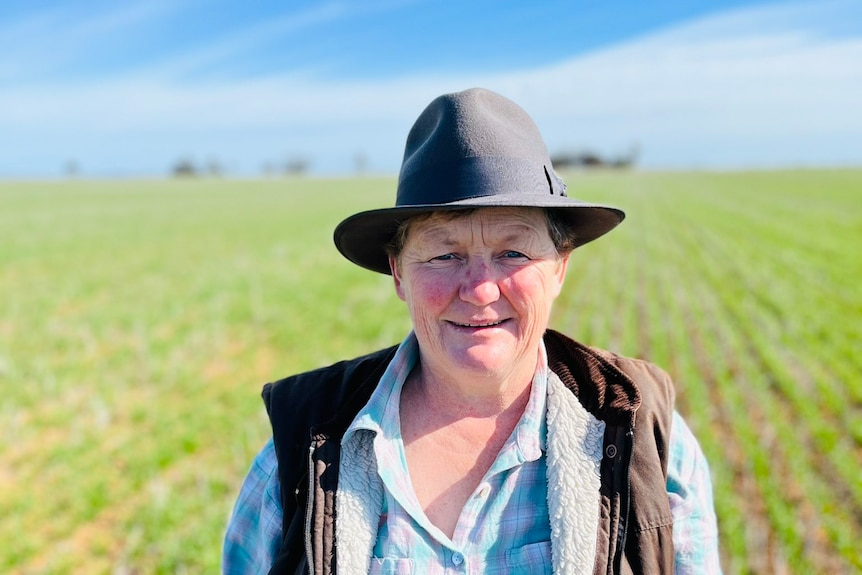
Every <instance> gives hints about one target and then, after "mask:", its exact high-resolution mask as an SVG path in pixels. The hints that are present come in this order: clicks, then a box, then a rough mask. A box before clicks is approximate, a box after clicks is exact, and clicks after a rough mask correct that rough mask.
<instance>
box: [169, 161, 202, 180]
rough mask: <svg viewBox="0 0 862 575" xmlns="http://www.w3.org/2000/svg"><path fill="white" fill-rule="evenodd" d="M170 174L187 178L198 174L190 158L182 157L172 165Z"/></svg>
mask: <svg viewBox="0 0 862 575" xmlns="http://www.w3.org/2000/svg"><path fill="white" fill-rule="evenodd" d="M171 174H172V175H173V176H174V177H175V178H188V177H193V176H196V175H198V169H197V167H196V166H195V164H194V162H192V161H191V160H190V159H188V158H182V159H179V160H177V162H176V163H175V164H174V165H173V167H172V168H171Z"/></svg>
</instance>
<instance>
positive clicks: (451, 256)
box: [428, 254, 455, 262]
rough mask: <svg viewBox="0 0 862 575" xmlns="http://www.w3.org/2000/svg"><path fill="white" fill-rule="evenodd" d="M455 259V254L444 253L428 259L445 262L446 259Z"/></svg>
mask: <svg viewBox="0 0 862 575" xmlns="http://www.w3.org/2000/svg"><path fill="white" fill-rule="evenodd" d="M454 259H455V254H443V255H442V256H436V257H433V258H431V259H430V260H428V261H432V262H445V261H449V260H454Z"/></svg>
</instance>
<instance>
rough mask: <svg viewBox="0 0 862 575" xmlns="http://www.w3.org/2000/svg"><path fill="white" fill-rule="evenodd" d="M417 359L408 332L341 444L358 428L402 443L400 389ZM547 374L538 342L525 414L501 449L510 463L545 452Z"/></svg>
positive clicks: (415, 343) (413, 338)
mask: <svg viewBox="0 0 862 575" xmlns="http://www.w3.org/2000/svg"><path fill="white" fill-rule="evenodd" d="M418 360H419V343H418V341H417V339H416V335H415V334H414V333H413V332H412V331H411V332H410V333H409V334H408V335H407V337H406V338H405V339H404V341H402V342H401V345H399V346H398V349H397V350H396V351H395V356H394V357H393V358H392V361H391V362H390V363H389V365H388V366H387V367H386V370H385V371H384V372H383V375H382V376H381V378H380V382H379V383H378V384H377V387H376V388H375V390H374V391H373V392H372V394H371V397H370V398H369V400H368V403H366V404H365V406H364V407H363V408H362V409H361V410H360V411H359V413H357V414H356V417H355V418H354V419H353V422H352V423H351V424H350V426H349V427H348V428H347V431H346V432H345V434H344V437H343V439H342V444H343V443H344V442H346V441H348V440H349V438H350V437H351V436H352V435H353V434H354V433H355V432H356V431H357V430H360V429H367V430H369V431H373V432H375V433H377V434H379V435H380V436H382V438H385V439H397V440H398V441H400V440H401V422H400V415H399V407H400V404H401V388H402V387H403V386H404V382H405V381H406V380H407V376H408V375H409V374H410V371H411V370H412V369H413V367H414V366H415V365H416V362H417V361H418ZM549 374H550V371H549V369H548V354H547V351H546V350H545V344H544V341H541V340H540V341H539V357H538V361H537V363H536V371H535V373H534V375H533V385H532V388H531V390H530V398H529V400H528V401H527V406H526V408H525V409H524V414H523V415H522V416H521V419H520V420H519V421H518V424H517V426H516V427H515V430H514V431H513V432H512V436H511V437H510V438H509V440H508V441H507V442H506V444H505V445H504V446H503V449H502V450H501V454H503V453H504V452H511V453H512V455H513V456H514V457H515V460H516V461H513V462H511V463H523V462H524V461H535V460H536V459H538V458H539V457H541V455H542V451H544V449H545V436H546V433H547V430H546V423H545V407H546V403H547V401H546V400H547V393H548V375H549ZM500 463H502V462H500Z"/></svg>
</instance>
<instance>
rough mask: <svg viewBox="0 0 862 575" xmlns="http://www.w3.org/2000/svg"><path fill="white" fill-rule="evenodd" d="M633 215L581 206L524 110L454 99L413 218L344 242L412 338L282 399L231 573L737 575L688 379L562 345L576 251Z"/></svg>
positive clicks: (414, 197) (249, 495) (426, 123)
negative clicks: (693, 430)
mask: <svg viewBox="0 0 862 575" xmlns="http://www.w3.org/2000/svg"><path fill="white" fill-rule="evenodd" d="M622 219H623V213H622V212H621V211H619V210H616V209H614V208H610V207H606V206H598V205H593V204H586V203H583V202H579V201H577V200H573V199H570V198H568V197H566V193H565V186H564V185H563V183H562V181H561V180H560V179H559V178H558V177H557V176H556V174H555V173H554V171H553V168H552V167H551V163H550V160H549V158H548V154H547V150H546V148H545V145H544V142H543V141H542V139H541V136H540V135H539V133H538V130H537V129H536V127H535V125H534V124H533V122H532V120H531V119H530V118H529V116H527V114H526V113H525V112H524V111H523V110H522V109H521V108H519V107H518V106H517V105H515V104H514V103H513V102H511V101H509V100H507V99H505V98H503V97H502V96H499V95H497V94H494V93H493V92H489V91H486V90H479V89H473V90H467V91H465V92H460V93H457V94H449V95H445V96H441V97H440V98H437V99H436V100H434V101H433V102H432V103H431V104H430V105H429V106H428V107H427V108H426V109H425V111H424V112H423V113H422V114H421V115H420V117H419V118H418V120H417V121H416V123H415V124H414V126H413V128H412V130H411V132H410V134H409V136H408V140H407V146H406V151H405V156H404V162H403V164H402V169H401V173H400V177H399V184H398V194H397V199H396V206H395V207H394V208H386V209H380V210H372V211H368V212H362V213H360V214H356V215H354V216H351V217H350V218H347V219H346V220H345V221H343V222H342V223H341V224H340V225H339V226H338V228H337V229H336V231H335V243H336V246H337V247H338V249H339V251H341V253H342V254H343V255H345V256H346V257H347V258H348V259H349V260H351V261H353V262H354V263H356V264H358V265H360V266H363V267H365V268H368V269H370V270H373V271H376V272H379V273H386V274H391V275H392V278H393V281H394V286H395V291H396V293H397V294H398V296H399V297H400V298H401V299H402V300H403V301H404V302H405V303H406V305H407V309H408V311H409V313H410V317H411V320H412V325H413V331H412V333H410V334H409V335H408V336H407V338H406V339H405V340H404V342H402V343H401V345H400V346H397V347H393V348H389V349H386V350H381V351H379V352H375V353H372V354H370V355H368V356H364V357H362V358H357V359H354V360H349V361H344V362H341V363H338V364H335V365H333V366H329V367H326V368H321V369H319V370H316V371H313V372H309V373H304V374H300V375H297V376H292V377H289V378H286V379H284V380H281V381H279V382H276V383H274V384H269V385H267V386H266V387H265V389H264V400H265V402H266V406H267V410H268V413H269V416H270V420H271V422H272V427H273V440H272V441H271V442H270V443H269V444H268V445H267V446H266V447H265V448H264V449H263V451H262V452H261V454H260V455H259V456H258V458H257V459H256V461H255V464H254V465H253V467H252V470H251V472H250V473H249V476H248V478H247V479H246V482H245V484H244V486H243V490H242V492H241V494H240V497H239V499H238V502H237V505H236V508H235V510H234V515H233V517H232V519H231V523H230V525H229V526H228V530H227V534H226V538H225V550H224V566H223V567H224V571H225V572H226V573H267V572H271V573H308V572H312V573H335V572H338V573H391V574H395V573H422V574H433V573H444V572H445V573H461V572H463V573H501V574H502V573H672V572H674V571H676V572H677V573H714V572H719V571H720V569H719V566H718V558H717V534H716V527H715V516H714V513H713V510H712V496H711V487H710V482H709V473H708V469H707V466H706V462H705V461H704V459H703V455H702V453H701V452H700V449H699V447H698V445H697V442H696V441H695V440H694V438H693V437H692V436H691V434H690V432H689V431H688V429H687V428H686V427H685V424H684V423H683V422H682V420H681V418H680V417H679V416H678V415H677V414H676V413H675V412H674V411H673V389H672V385H671V383H670V381H669V378H668V377H667V375H666V374H665V373H664V372H663V371H661V370H660V369H658V368H657V367H655V366H653V365H651V364H649V363H646V362H643V361H638V360H631V359H626V358H622V357H619V356H616V355H614V354H611V353H609V352H605V351H601V350H596V349H592V348H588V347H586V346H583V345H581V344H579V343H576V342H575V341H573V340H571V339H569V338H567V337H566V336H563V335H562V334H559V333H556V332H553V331H551V330H548V322H549V317H550V313H551V308H552V304H553V302H554V300H555V299H556V297H557V296H558V295H559V293H560V290H561V289H562V286H563V281H564V278H565V274H566V268H567V265H568V261H569V255H570V253H571V251H572V250H573V249H574V248H576V247H577V246H579V245H582V244H584V243H586V242H589V241H591V240H593V239H595V238H597V237H599V236H601V235H602V234H604V233H606V232H608V231H610V230H611V229H612V228H613V227H615V226H616V225H617V224H619V223H620V222H621V221H622Z"/></svg>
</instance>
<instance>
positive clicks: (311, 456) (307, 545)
mask: <svg viewBox="0 0 862 575" xmlns="http://www.w3.org/2000/svg"><path fill="white" fill-rule="evenodd" d="M313 507H314V442H312V444H311V445H310V446H309V447H308V499H307V501H306V504H305V560H306V561H307V562H308V573H309V575H313V573H314V554H313V553H312V549H311V510H312V508H313Z"/></svg>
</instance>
